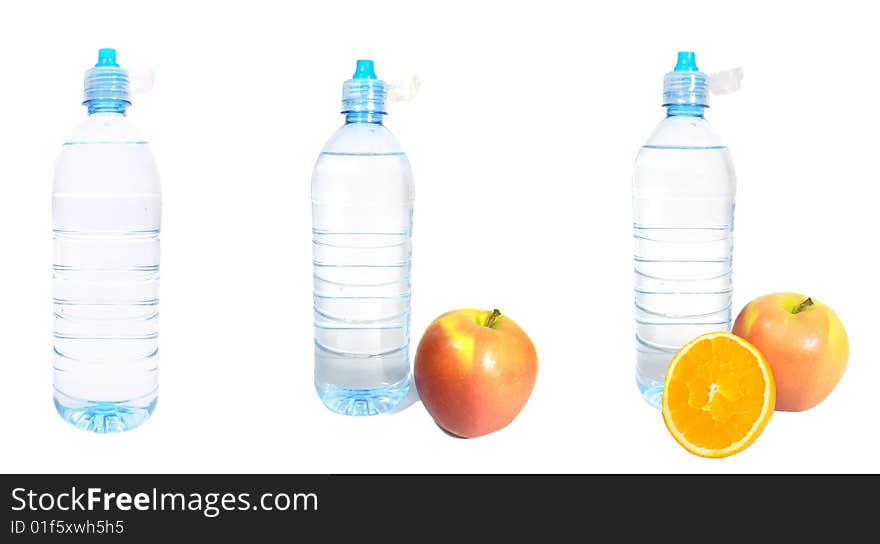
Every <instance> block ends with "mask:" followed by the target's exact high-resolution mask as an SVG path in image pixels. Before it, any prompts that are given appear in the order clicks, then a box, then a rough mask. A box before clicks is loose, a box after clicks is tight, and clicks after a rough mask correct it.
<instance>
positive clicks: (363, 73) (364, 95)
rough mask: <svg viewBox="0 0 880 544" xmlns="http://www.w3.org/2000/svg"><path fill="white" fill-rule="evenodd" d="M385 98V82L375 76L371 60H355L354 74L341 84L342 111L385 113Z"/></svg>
mask: <svg viewBox="0 0 880 544" xmlns="http://www.w3.org/2000/svg"><path fill="white" fill-rule="evenodd" d="M386 98H387V92H386V90H385V82H384V81H382V80H381V79H379V78H377V77H376V72H375V71H374V70H373V61H371V60H359V61H357V65H356V66H355V71H354V76H352V78H351V79H349V80H348V81H346V82H345V83H343V84H342V113H348V112H353V111H368V112H375V113H385V102H386Z"/></svg>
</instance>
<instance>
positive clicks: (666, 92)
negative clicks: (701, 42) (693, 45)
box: [663, 51, 709, 107]
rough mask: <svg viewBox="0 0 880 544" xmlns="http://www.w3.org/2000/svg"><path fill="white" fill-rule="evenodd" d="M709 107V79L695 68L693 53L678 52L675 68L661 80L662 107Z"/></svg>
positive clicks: (695, 60)
mask: <svg viewBox="0 0 880 544" xmlns="http://www.w3.org/2000/svg"><path fill="white" fill-rule="evenodd" d="M681 104H688V105H693V106H703V107H708V106H709V77H708V76H707V75H706V74H704V73H703V72H701V71H700V70H699V68H697V56H696V54H694V52H693V51H680V52H679V53H678V60H677V62H676V63H675V68H674V69H673V70H672V71H671V72H669V73H667V74H666V76H665V77H664V78H663V106H673V105H681Z"/></svg>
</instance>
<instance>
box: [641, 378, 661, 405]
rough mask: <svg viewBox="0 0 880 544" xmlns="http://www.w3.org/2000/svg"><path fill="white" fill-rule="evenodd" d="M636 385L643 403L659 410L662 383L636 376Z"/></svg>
mask: <svg viewBox="0 0 880 544" xmlns="http://www.w3.org/2000/svg"><path fill="white" fill-rule="evenodd" d="M636 385H637V386H638V388H639V393H641V394H642V398H643V399H645V402H647V403H648V404H650V405H651V406H653V407H654V408H656V409H658V410H659V409H660V405H661V403H662V402H663V382H658V381H656V380H652V379H650V378H645V377H644V376H639V375H638V374H637V375H636Z"/></svg>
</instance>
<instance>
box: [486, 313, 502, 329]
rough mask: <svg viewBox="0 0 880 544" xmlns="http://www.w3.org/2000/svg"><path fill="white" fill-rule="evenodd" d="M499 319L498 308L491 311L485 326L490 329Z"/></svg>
mask: <svg viewBox="0 0 880 544" xmlns="http://www.w3.org/2000/svg"><path fill="white" fill-rule="evenodd" d="M499 317H501V311H500V310H499V309H498V308H495V309H494V310H492V313H491V314H490V315H489V319H487V320H486V326H487V327H489V328H490V329H491V328H492V327H494V326H495V322H496V321H498V318H499Z"/></svg>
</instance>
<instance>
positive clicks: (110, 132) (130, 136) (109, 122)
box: [65, 114, 147, 144]
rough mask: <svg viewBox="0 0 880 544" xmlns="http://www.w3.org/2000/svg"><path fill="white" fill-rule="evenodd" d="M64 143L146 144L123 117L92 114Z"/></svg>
mask: <svg viewBox="0 0 880 544" xmlns="http://www.w3.org/2000/svg"><path fill="white" fill-rule="evenodd" d="M65 143H67V144H88V143H137V144H146V143H147V140H146V139H145V138H144V136H143V135H142V134H141V133H140V131H139V130H137V128H136V127H135V126H134V125H133V124H132V123H131V121H129V120H128V118H127V117H125V116H124V115H114V114H93V115H90V116H88V118H86V119H85V120H84V121H83V122H82V123H80V124H78V125H77V126H76V127H75V128H74V129H73V131H72V132H71V134H70V137H69V138H68V140H67V142H65Z"/></svg>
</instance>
